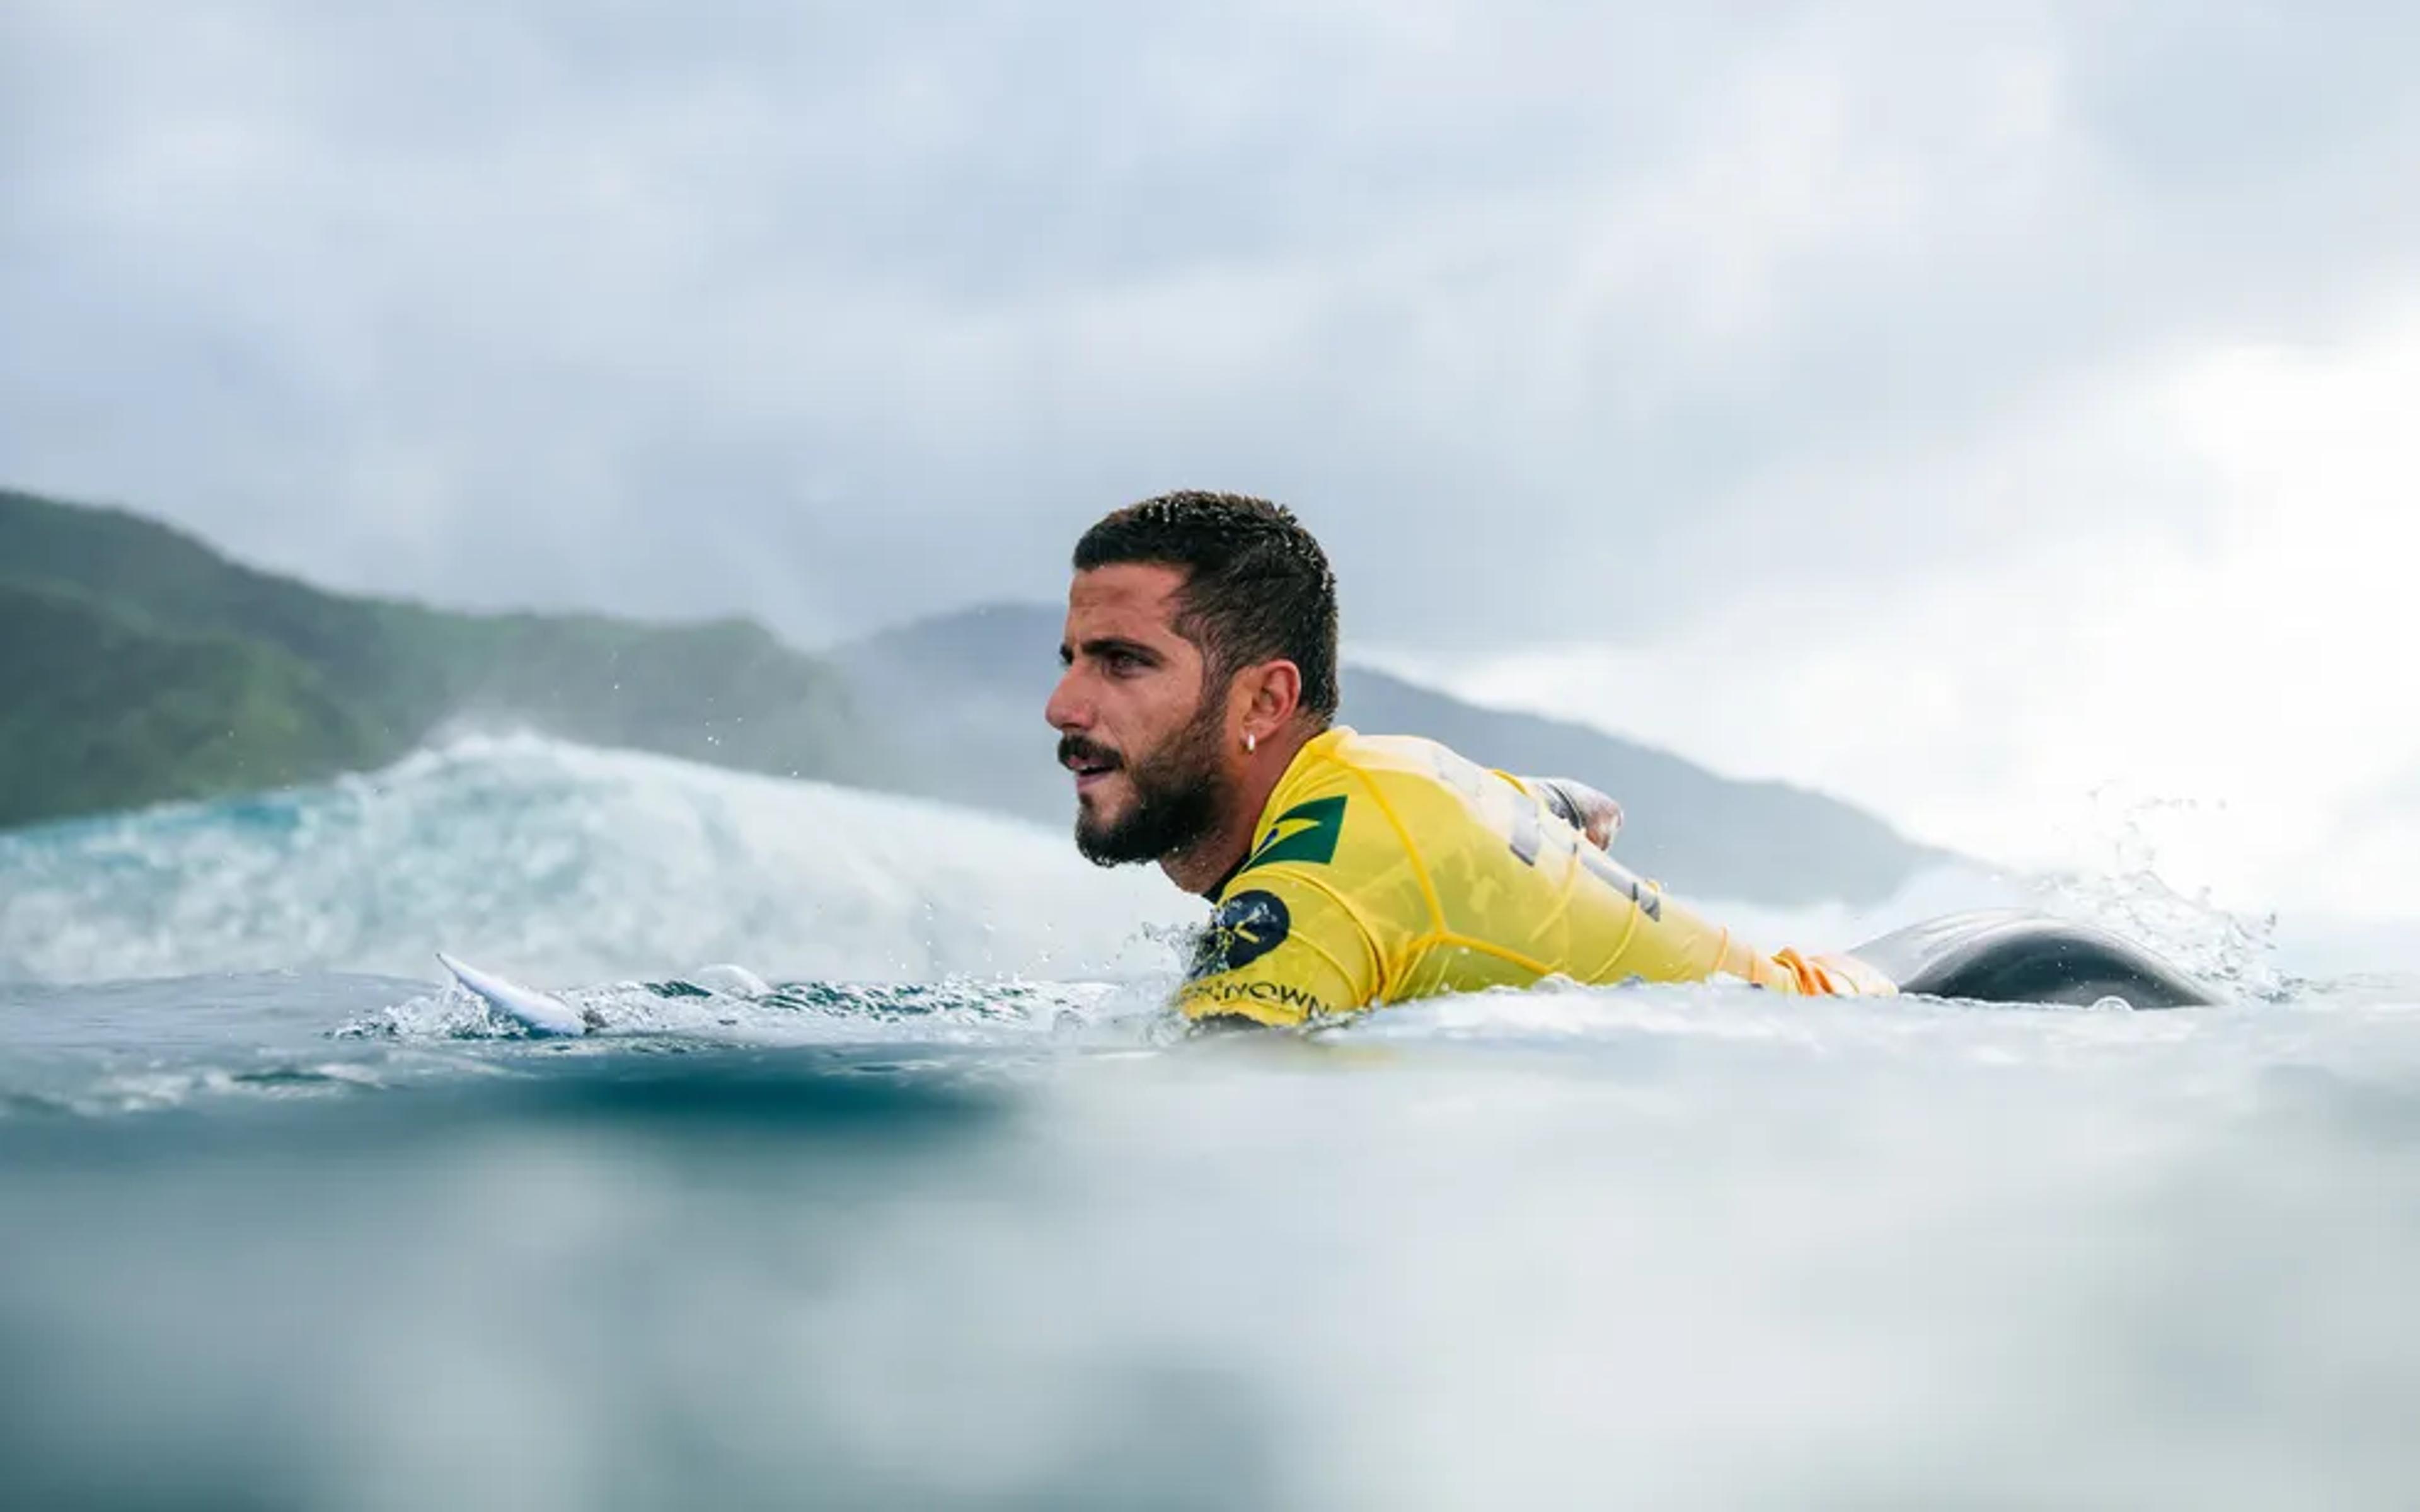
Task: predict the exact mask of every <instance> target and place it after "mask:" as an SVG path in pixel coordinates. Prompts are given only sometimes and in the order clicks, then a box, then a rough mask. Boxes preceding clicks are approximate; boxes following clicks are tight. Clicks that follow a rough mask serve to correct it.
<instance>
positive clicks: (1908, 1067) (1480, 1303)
mask: <svg viewBox="0 0 2420 1512" xmlns="http://www.w3.org/2000/svg"><path fill="white" fill-rule="evenodd" d="M1984 887H1985V885H1984V884H1983V883H1981V882H1979V881H1978V879H1975V878H1971V877H1954V876H1944V877H1935V878H1931V879H1926V880H1925V881H1924V882H1923V883H1922V884H1920V885H1919V886H1918V887H1915V888H1913V889H1912V890H1911V892H1910V893H1909V895H1908V896H1906V897H1904V898H1902V899H1900V900H1897V901H1895V902H1894V903H1892V904H1891V905H1889V906H1888V907H1886V908H1884V909H1881V910H1876V911H1872V912H1871V913H1869V914H1867V915H1861V916H1852V915H1849V914H1846V913H1844V912H1839V911H1813V912H1810V913H1808V914H1806V915H1802V916H1800V917H1797V918H1781V917H1765V918H1754V919H1746V918H1743V927H1745V928H1750V929H1752V930H1755V931H1757V932H1761V933H1770V932H1776V931H1777V932H1783V933H1787V934H1788V935H1789V937H1790V938H1791V939H1792V941H1794V942H1797V943H1806V944H1811V945H1819V946H1830V945H1839V944H1846V943H1851V942H1853V940H1854V938H1856V937H1858V936H1860V935H1862V934H1865V933H1874V932H1877V931H1879V930H1881V929H1884V928H1887V927H1890V926H1892V925H1894V924H1897V923H1900V922H1905V921H1907V920H1908V919H1909V918H1914V917H1916V916H1918V915H1920V914H1923V913H1929V912H1937V911H1941V910H1942V909H1945V908H1948V907H1955V906H1962V905H1965V904H1968V903H1976V902H1983V901H1990V900H1988V899H1985V898H1981V897H1978V896H1977V894H1978V889H1984ZM2058 887H2059V888H2060V891H2059V892H2058V894H2057V897H2056V898H2055V900H2054V901H2056V902H2060V903H2064V904H2065V905H2066V906H2069V907H2071V908H2073V909H2077V910H2082V911H2086V912H2091V913H2094V914H2096V915H2098V916H2099V917H2102V918H2113V917H2114V918H2122V919H2123V920H2125V921H2127V922H2128V923H2129V924H2130V925H2131V926H2132V927H2133V928H2135V929H2136V930H2137V931H2138V932H2139V933H2149V934H2150V935H2152V936H2153V937H2154V943H2156V944H2158V945H2159V946H2161V947H2162V948H2163V949H2167V950H2169V951H2171V952H2173V953H2175V954H2178V955H2180V956H2181V957H2183V958H2185V959H2186V960H2187V962H2188V964H2192V965H2194V966H2195V967H2197V968H2198V969H2201V970H2203V971H2205V972H2206V973H2209V974H2210V975H2211V976H2213V977H2216V978H2219V979H2221V980H2222V981H2223V982H2224V983H2225V984H2226V986H2227V987H2228V989H2229V992H2230V994H2231V999H2232V1000H2231V1001H2229V1002H2228V1003H2227V1004H2226V1005H2225V1006H2223V1007H2219V1008H2214V1009H2210V1010H2200V1011H2174V1012H2165V1013H2136V1012H2130V1011H2122V1010H2118V1009H2107V1008H2104V1009H2100V1010H2074V1009H2069V1010H2053V1009H2008V1008H2000V1009H1991V1008H1983V1007H1978V1006H1973V1005H1956V1004H1946V1003H1933V1002H1920V1001H1913V1000H1904V1001H1882V1002H1871V1003H1854V1002H1850V1003H1793V1002H1789V1001H1784V1000H1779V999H1774V998H1770V997H1765V996H1761V995H1755V994H1751V993H1746V992H1744V991H1737V990H1731V989H1724V988H1689V989H1670V988H1658V989H1623V990H1577V989H1564V990H1557V989H1551V988H1550V989H1545V990H1540V991H1536V992H1530V993H1521V994H1511V993H1507V994H1491V995H1480V996H1473V997H1463V998H1452V999H1444V1000H1439V1001H1435V1002H1431V1003H1426V1004H1421V1005H1417V1006H1412V1007H1406V1008H1403V1009H1398V1010H1392V1011H1387V1012H1384V1013H1381V1014H1378V1015H1374V1016H1373V1017H1371V1018H1369V1019H1366V1020H1364V1021H1362V1022H1360V1023H1359V1024H1357V1025H1355V1026H1350V1027H1346V1028H1343V1029H1340V1030H1335V1031H1330V1032H1326V1033H1322V1034H1320V1035H1317V1036H1314V1037H1310V1038H1297V1037H1290V1036H1253V1037H1218V1038H1214V1039H1209V1040H1188V1039H1187V1038H1185V1037H1184V1036H1182V1035H1180V1034H1177V1033H1175V1032H1173V1028H1172V1026H1171V1025H1170V1024H1169V1023H1168V1022H1167V1020H1166V1019H1165V1017H1164V1016H1163V1015H1162V1014H1161V1012H1160V1011H1158V1008H1157V1006H1156V1005H1157V1003H1158V1001H1159V1000H1160V997H1161V995H1162V994H1164V992H1165V991H1166V989H1167V987H1168V985H1169V984H1170V981H1171V976H1172V970H1173V959H1174V957H1173V949H1174V946H1173V944H1172V943H1171V942H1172V940H1173V939H1174V938H1175V935H1174V933H1173V926H1175V925H1176V924H1177V923H1179V922H1180V921H1182V920H1183V919H1185V918H1187V915H1188V913H1189V909H1188V908H1187V905H1186V904H1185V903H1184V901H1183V900H1181V899H1176V898H1173V897H1172V895H1171V893H1170V889H1168V888H1166V887H1165V885H1164V884H1162V883H1160V882H1159V881H1158V879H1157V878H1156V876H1152V875H1149V874H1138V873H1117V874H1109V873H1101V872H1095V871H1094V870H1093V869H1091V868H1088V867H1085V866H1083V865H1082V864H1081V863H1080V862H1078V861H1076V860H1075V859H1074V858H1073V856H1071V855H1070V854H1069V848H1068V847H1067V845H1066V843H1065V841H1064V840H1063V837H1060V836H1056V835H1049V834H1045V833H1041V832H1038V831H1034V830H1031V829H1028V828H1026V827H1024V826H1020V825H1014V824H1011V823H1007V822H1003V821H999V820H994V819H988V818H985V817H982V816H979V815H975V814H971V813H966V812H961V811H957V810H950V809H948V808H946V807H942V806H938V805H927V804H917V803H911V802H907V801H904V800H892V799H887V798H879V797H873V796H869V795H862V794H852V793H845V792H841V791H838V790H833V789H828V788H822V787H817V786H815V785H813V784H805V783H789V782H779V781H773V780H769V779H750V778H742V777H735V776H732V775H730V774H725V773H717V772H709V771H705V770H701V769H698V768H694V767H689V766H684V765H681V764H676V763H670V762H662V761H656V760H651V759H647V758H641V757H633V756H627V755H621V754H614V753H602V752H595V751H586V750H581V749H577V748H568V747H563V746H558V745H553V744H550V743H546V742H541V741H535V740H501V741H482V742H473V743H468V744H464V745H459V746H456V747H452V748H447V749H445V750H443V751H439V752H433V753H430V754H427V755H425V756H422V757H419V758H415V759H414V760H413V761H411V762H409V763H406V764H404V765H402V766H400V767H398V768H396V769H395V770H393V771H390V772H387V773H383V774H380V775H378V776H377V777H374V778H367V779H356V780H353V781H349V782H346V783H342V784H337V785H335V786H333V787H330V788H326V789H321V790H313V791H307V792H302V793H296V794H289V795H273V796H271V797H268V798H263V799H257V800H252V801H248V802H245V803H240V804H228V805H210V806H197V807H192V808H185V809H174V810H160V811H156V812H153V813H149V814H144V815H136V816H129V817H126V818H122V819H115V820H111V821H107V822H104V823H101V824H96V825H72V826H60V827H55V828H52V829H47V830H41V831H34V832H27V833H23V834H18V835H14V836H0V1226H4V1227H0V1504H11V1505H16V1504H23V1505H28V1506H70V1505H112V1506H145V1505H161V1506H179V1507H186V1506H227V1507H252V1506H260V1507H322V1506H327V1507H425V1506H513V1507H535V1508H547V1507H593V1506H601V1507H621V1506H628V1507H659V1506H667V1505H715V1506H748V1505H760V1504H761V1505H781V1506H797V1505H834V1506H900V1507H935V1506H939V1507H952V1506H968V1507H990V1506H1018V1507H1026V1506H1031V1507H1063V1506H1075V1507H1081V1506H1099V1507H1131V1506H1174V1507H1194V1506H1199V1507H1231V1506H1233V1507H1291V1506H1301V1507H1465V1506H1488V1507H1494V1506H1564V1505H1633V1506H1643V1507H1699V1506H1704V1507H1730V1506H1756V1507H1762V1506H1792V1507H1802V1506H1803V1507H1834V1506H1837V1507H1892V1506H1906V1507H1942V1506H1987V1507H2001V1506H2008V1507H2030V1506H2041V1505H2062V1506H2065V1505H2076V1506H2129V1507H2131V1506H2145V1505H2178V1506H2187V1505H2189V1506H2215V1507H2231V1506H2242V1507H2270V1506H2277V1507H2288V1506H2291V1507H2309V1506H2320V1505H2324V1506H2331V1507H2364V1506H2381V1507H2383V1506H2401V1505H2409V1504H2412V1502H2413V1500H2414V1499H2415V1498H2416V1497H2420V1439H2416V1438H2415V1436H2414V1435H2413V1434H2412V1432H2411V1430H2410V1427H2409V1424H2410V1421H2411V1419H2412V1411H2413V1408H2414V1406H2415V1405H2416V1404H2420V1308H2415V1307H2414V1306H2413V1305H2412V1304H2411V1302H2410V1300H2409V1297H2410V1293H2411V1288H2412V1276H2413V1275H2415V1274H2420V988H2415V986H2414V984H2413V983H2412V981H2411V980H2409V979H2406V978H2404V977H2400V976H2397V975H2394V974H2392V973H2388V974H2382V975H2381V974H2376V973H2373V974H2369V975H2364V976H2360V977H2349V976H2342V975H2335V976H2329V975H2319V976H2310V975H2302V976H2298V975H2295V974H2294V973H2293V971H2292V970H2291V969H2290V968H2291V967H2292V966H2293V965H2294V964H2295V963H2291V962H2287V963H2281V962H2280V961H2279V960H2278V959H2277V958H2276V953H2275V952H2274V951H2273V949H2269V948H2268V946H2267V944H2266V940H2267V935H2266V932H2265V930H2264V928H2263V927H2262V926H2261V925H2260V924H2259V923H2258V922H2257V921H2255V922H2253V923H2249V924H2247V923H2245V922H2243V921H2239V920H2233V919H2227V918H2222V917H2219V916H2213V915H2210V914H2208V913H2207V912H2206V911H2200V910H2196V909H2195V908H2193V907H2192V906H2190V905H2189V904H2186V903H2182V902H2181V901H2180V900H2176V899H2174V898H2172V897H2168V896H2166V895H2164V894H2162V893H2160V892H2159V891H2158V890H2157V889H2156V888H2153V887H2149V885H2148V884H2145V883H2142V882H2141V881H2140V880H2139V879H2136V880H2127V879H2118V880H2116V881H2112V880H2110V879H2067V880H2065V881H2064V882H2062V883H2060V884H2059V885H2058ZM1774 939H1775V943H1781V939H1780V936H1779V935H1778V934H1776V935H1775V936H1774ZM439 947H445V948H450V949H454V950H456V951H458V952H459V953H461V954H463V955H466V956H468V957H469V958H471V959H473V960H474V961H477V962H479V963H480V964H483V965H487V966H489V967H491V968H494V969H499V970H503V971H505V972H507V973H510V974H512V975H515V976H517V977H520V978H521V979H522V980H529V981H532V982H535V983H536V984H540V985H545V986H549V987H558V988H563V989H566V995H567V996H569V997H571V998H572V999H573V1000H575V1001H576V1002H578V1003H580V1004H581V1005H582V1007H584V1008H586V1009H588V1010H590V1011H592V1012H593V1013H594V1015H595V1016H596V1018H597V1021H598V1022H599V1023H601V1024H602V1025H603V1026H604V1027H603V1028H602V1030H601V1031H600V1032H599V1033H597V1034H596V1035H593V1036H591V1037H589V1038H587V1039H583V1040H581V1041H569V1042H566V1041H533V1040H529V1039H525V1038H521V1037H520V1036H518V1035H516V1034H514V1033H513V1032H511V1031H510V1029H509V1027H508V1026H503V1025H500V1024H497V1023H495V1022H493V1021H492V1020H490V1019H489V1017H488V1016H487V1015H486V1014H485V1013H484V1011H481V1010H480V1009H479V1008H478V1007H477V1005H476V1004H475V1003H473V1001H472V1000H470V999H469V998H467V997H466V996H464V995H460V994H459V993H458V992H456V991H453V990H451V989H448V988H446V987H444V986H442V985H441V984H440V982H439V980H438V976H437V973H436V972H435V970H434V968H433V963H431V961H430V959H429V954H428V952H429V951H430V950H432V949H436V948H439ZM718 962H733V963H737V964H740V965H744V966H746V967H748V968H749V971H750V973H752V974H754V976H755V977H763V978H766V979H769V980H774V981H777V982H781V983H783V984H784V985H781V986H778V987H775V988H771V989H769V990H767V989H764V988H763V987H762V984H761V983H760V982H759V981H757V980H753V977H752V976H751V975H749V974H743V973H739V972H734V971H727V970H716V969H709V968H710V967H711V966H712V965H713V964H715V963H718ZM675 980H677V981H680V982H685V983H690V984H694V985H677V986H675V985H667V983H668V982H672V981H675ZM651 981H652V982H654V983H655V985H653V986H650V985H648V983H649V982H651Z"/></svg>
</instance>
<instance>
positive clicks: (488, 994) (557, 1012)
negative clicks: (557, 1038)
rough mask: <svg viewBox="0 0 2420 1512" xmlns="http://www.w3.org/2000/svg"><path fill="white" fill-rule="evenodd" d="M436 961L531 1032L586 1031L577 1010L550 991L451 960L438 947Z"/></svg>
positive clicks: (496, 1008)
mask: <svg viewBox="0 0 2420 1512" xmlns="http://www.w3.org/2000/svg"><path fill="white" fill-rule="evenodd" d="M437 961H438V964H440V965H442V966H443V967H444V968H445V969H446V970H448V971H450V972H452V973H454V980H456V981H458V982H460V983H461V984H462V986H463V988H464V990H466V991H467V992H469V993H470V994H471V995H473V997H476V998H478V999H479V1001H481V1002H483V1003H485V1004H487V1005H488V1006H489V1008H492V1009H494V1010H495V1011H497V1012H499V1013H502V1014H503V1015H504V1017H506V1018H508V1019H511V1020H512V1021H513V1022H514V1023H516V1024H518V1025H520V1026H521V1027H523V1028H525V1029H527V1030H529V1031H530V1032H531V1033H532V1034H558V1035H561V1034H586V1033H587V1032H588V1023H587V1021H586V1020H585V1019H582V1017H581V1016H580V1011H579V1010H578V1009H575V1008H573V1007H572V1006H571V1005H570V1004H568V1003H566V1002H565V1001H564V1000H563V999H562V998H560V997H557V996H555V995H552V994H551V993H542V992H539V991H538V990H537V989H535V988H534V987H524V986H522V985H520V983H519V982H513V981H506V980H504V978H502V977H496V976H490V975H489V973H487V972H484V971H481V970H480V969H479V968H478V967H476V966H473V965H466V964H463V963H461V962H459V961H457V960H455V959H454V958H453V957H452V956H450V955H447V954H446V953H445V952H444V951H442V950H440V951H439V952H438V953H437Z"/></svg>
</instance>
